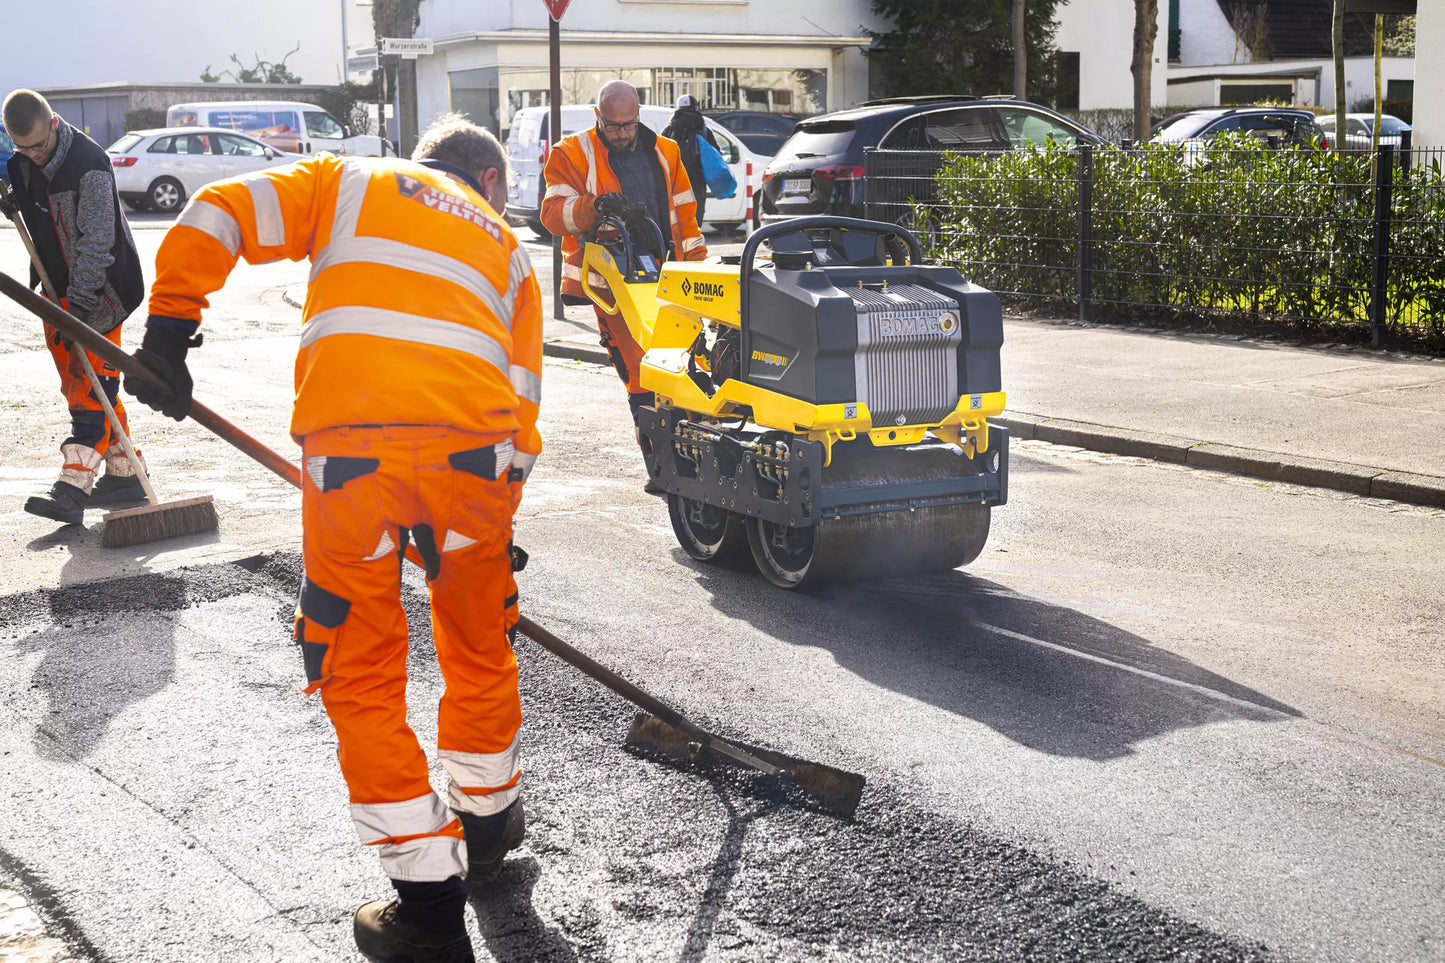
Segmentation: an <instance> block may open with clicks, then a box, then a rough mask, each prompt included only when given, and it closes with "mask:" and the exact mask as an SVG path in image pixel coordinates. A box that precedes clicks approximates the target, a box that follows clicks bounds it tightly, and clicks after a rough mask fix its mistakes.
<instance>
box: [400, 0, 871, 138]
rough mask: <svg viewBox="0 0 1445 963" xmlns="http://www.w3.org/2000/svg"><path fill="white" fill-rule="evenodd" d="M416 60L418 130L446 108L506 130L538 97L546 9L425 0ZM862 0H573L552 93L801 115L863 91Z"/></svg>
mask: <svg viewBox="0 0 1445 963" xmlns="http://www.w3.org/2000/svg"><path fill="white" fill-rule="evenodd" d="M421 18H422V19H421V25H420V27H419V28H418V29H417V36H418V37H425V38H428V39H430V40H432V41H433V50H434V53H433V54H432V55H431V56H429V57H421V58H419V60H418V64H417V89H418V94H417V113H418V117H419V119H420V122H421V124H422V125H423V126H425V124H426V123H427V122H428V121H429V120H431V119H432V118H433V117H435V116H437V115H438V114H441V113H445V112H446V111H448V110H456V111H459V112H461V113H464V114H466V115H467V116H468V117H470V118H471V119H472V120H473V121H475V122H478V123H486V124H490V125H491V126H493V128H494V129H496V130H498V131H499V132H501V133H505V132H506V131H507V129H508V128H509V127H510V124H511V117H512V115H513V114H514V113H515V112H516V111H517V110H519V109H521V108H523V107H531V106H540V105H542V104H545V103H547V96H548V89H549V83H548V53H547V27H548V19H549V15H548V13H547V11H546V8H545V6H544V5H543V4H542V2H541V0H493V2H490V3H484V4H479V3H476V2H475V0H423V3H422V4H421ZM877 25H878V22H877V19H876V18H875V17H873V16H872V14H871V12H870V10H869V4H868V2H867V0H834V2H830V3H817V2H816V0H578V2H575V3H573V4H572V5H571V7H570V8H569V9H568V10H567V13H566V15H565V16H564V17H563V18H562V22H561V27H562V99H563V102H564V103H569V104H578V103H580V104H585V103H591V102H592V99H593V97H594V96H595V94H596V92H597V88H598V87H599V86H601V84H602V83H603V82H605V81H607V80H610V79H612V78H620V79H623V80H627V81H629V82H631V83H632V84H634V85H635V86H636V87H637V88H638V90H639V92H640V93H641V95H642V98H643V100H644V101H645V102H648V103H656V104H671V103H674V102H675V101H676V98H677V97H678V96H680V95H681V94H684V93H690V94H693V95H695V96H697V98H698V100H699V101H700V102H701V103H702V105H703V109H704V110H709V111H724V110H760V111H768V112H772V113H782V114H792V115H807V114H815V113H822V112H826V111H831V110H837V109H840V108H842V107H845V106H849V105H851V104H855V103H858V102H859V101H862V100H866V99H867V97H868V61H867V58H866V57H865V56H864V53H863V51H864V49H865V48H866V47H867V45H868V44H869V43H870V38H869V37H868V35H867V34H866V33H864V27H865V26H868V27H876V26H877Z"/></svg>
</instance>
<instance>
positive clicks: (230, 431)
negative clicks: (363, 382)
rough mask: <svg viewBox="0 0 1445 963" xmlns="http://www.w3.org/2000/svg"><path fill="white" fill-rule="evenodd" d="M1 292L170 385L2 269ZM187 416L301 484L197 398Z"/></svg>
mask: <svg viewBox="0 0 1445 963" xmlns="http://www.w3.org/2000/svg"><path fill="white" fill-rule="evenodd" d="M0 294H4V295H5V296H6V297H7V298H9V299H10V300H12V301H14V302H16V303H17V304H19V305H20V306H21V307H23V308H25V309H27V310H29V311H30V312H31V313H32V314H35V315H38V316H39V317H40V318H41V320H43V321H45V322H46V323H47V324H49V325H50V326H51V327H53V328H55V329H56V330H57V331H60V332H61V333H62V334H64V335H65V336H66V337H68V338H70V340H72V341H74V342H76V343H77V344H79V345H80V346H81V347H82V348H84V349H85V350H87V351H89V352H90V353H91V354H93V355H95V356H96V357H97V358H102V359H104V360H105V361H106V363H108V364H110V365H112V366H113V367H115V368H118V369H119V370H120V371H121V372H123V373H124V374H127V375H130V376H131V377H133V378H140V379H141V380H143V381H149V382H152V383H153V384H158V385H162V386H165V387H170V385H169V384H168V383H167V382H166V379H165V378H163V377H162V376H161V375H159V374H157V373H156V372H154V371H152V370H151V369H150V368H148V367H146V365H144V364H142V363H141V362H139V361H137V360H136V359H135V358H133V357H131V356H130V355H129V354H127V353H126V352H125V351H124V350H122V349H121V348H120V347H119V346H118V345H114V344H111V343H110V342H109V341H107V340H106V339H105V337H104V336H103V335H100V334H97V333H96V331H95V329H94V328H92V327H91V326H90V325H88V324H86V323H85V322H83V321H81V320H80V319H79V318H75V317H72V316H71V315H70V314H69V313H68V312H67V311H65V310H64V309H63V308H61V307H60V305H58V304H51V303H50V302H49V301H47V300H46V299H45V298H43V297H41V296H40V295H38V294H36V293H35V292H34V291H32V290H30V289H29V288H27V287H26V286H25V285H23V284H21V283H20V282H19V281H17V280H15V279H14V278H12V277H11V276H10V275H8V274H5V273H3V272H0ZM190 417H191V419H192V420H194V421H195V422H196V423H197V424H199V425H201V426H202V427H203V428H206V429H207V430H209V431H211V432H212V433H214V434H216V435H219V436H220V437H221V439H222V440H223V441H226V442H229V443H230V444H232V445H234V446H235V447H237V448H239V449H241V451H243V452H245V453H246V454H247V455H249V456H251V457H252V458H254V459H255V460H256V461H258V462H260V463H261V464H262V465H264V466H265V467H267V468H269V469H270V470H271V471H273V472H275V473H276V474H277V475H279V476H281V477H282V478H284V479H286V480H287V481H288V482H290V483H291V484H292V485H294V486H296V487H297V488H300V487H301V469H299V468H297V467H296V466H295V465H293V464H292V463H291V462H289V461H287V460H286V459H285V458H282V457H281V456H280V455H279V454H277V453H276V452H274V451H272V450H271V449H270V448H268V447H267V446H266V445H264V444H262V443H261V442H259V441H257V440H256V439H255V438H252V437H251V436H250V435H248V434H246V432H244V431H242V430H241V429H240V428H237V427H236V426H235V425H233V424H231V423H230V422H229V421H227V420H226V419H225V418H222V417H221V416H220V415H218V414H216V413H215V412H214V411H212V410H211V409H210V408H207V407H206V406H205V405H203V404H201V403H200V402H199V401H192V403H191V414H190Z"/></svg>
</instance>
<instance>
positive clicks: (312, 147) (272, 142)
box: [166, 100, 396, 157]
mask: <svg viewBox="0 0 1445 963" xmlns="http://www.w3.org/2000/svg"><path fill="white" fill-rule="evenodd" d="M166 126H167V127H221V128H224V129H226V130H234V131H239V132H241V133H243V134H249V135H251V136H252V137H254V138H256V139H257V140H259V141H261V142H262V143H264V144H267V145H268V146H271V147H274V148H276V150H279V151H284V152H286V153H288V154H320V153H322V152H324V151H330V152H332V153H336V154H353V155H356V156H358V157H381V156H383V155H382V152H383V151H385V152H386V154H388V155H391V156H395V155H396V151H395V150H394V149H393V148H392V146H391V144H390V142H388V141H386V140H384V139H382V138H380V137H376V136H374V135H371V134H357V135H352V134H351V132H350V131H348V130H347V129H346V128H345V127H344V126H342V125H341V124H339V123H337V121H336V118H334V117H332V116H331V115H330V114H328V113H327V112H326V111H324V110H322V109H321V108H320V107H317V106H316V105H315V104H301V103H294V102H290V101H284V100H230V101H220V102H217V103H202V104H176V105H175V106H173V107H171V108H170V109H169V110H167V111H166Z"/></svg>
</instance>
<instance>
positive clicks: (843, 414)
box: [582, 244, 1005, 464]
mask: <svg viewBox="0 0 1445 963" xmlns="http://www.w3.org/2000/svg"><path fill="white" fill-rule="evenodd" d="M594 273H595V274H596V275H598V276H599V277H600V278H601V279H602V280H603V281H604V282H605V283H606V291H603V290H600V289H599V288H598V286H596V285H595V284H594V283H592V282H593V274H594ZM582 276H583V277H584V278H586V279H587V283H586V284H585V285H584V287H585V288H586V290H587V294H588V297H590V298H591V299H592V301H593V302H594V303H596V304H597V305H598V306H599V307H601V308H602V309H603V310H605V311H607V312H609V313H620V314H621V315H622V318H623V320H625V321H626V322H627V329H628V330H629V331H630V332H632V336H633V337H634V338H636V339H637V343H638V344H640V345H642V347H643V349H644V351H645V353H644V354H643V357H642V369H641V370H640V371H639V372H638V381H639V382H640V383H641V385H642V387H644V388H646V389H647V390H648V391H652V392H655V393H656V394H657V396H658V401H659V402H660V403H666V404H669V405H672V406H673V407H676V408H682V409H683V410H685V411H687V412H689V413H692V414H696V415H700V416H702V417H704V418H711V419H714V420H720V419H723V418H729V417H737V416H738V414H739V411H740V409H742V408H749V409H751V411H752V413H751V415H750V416H749V420H750V421H752V422H753V423H755V424H757V425H760V426H762V427H764V428H771V429H775V430H777V431H786V432H790V433H792V434H798V435H805V436H807V438H808V439H809V440H810V441H817V442H822V443H823V444H824V446H825V447H826V449H827V452H826V459H827V460H826V461H825V462H824V463H825V464H827V463H828V462H831V461H832V455H833V445H834V444H835V443H836V442H839V441H851V440H853V439H854V438H857V437H858V436H859V435H867V436H868V439H869V440H870V441H871V442H872V443H873V444H874V445H876V446H879V447H886V446H890V445H915V444H917V443H918V442H920V441H922V440H923V438H924V436H925V435H927V434H928V433H929V432H930V431H931V432H933V434H934V435H936V436H937V437H938V438H940V439H942V440H943V441H946V442H948V443H949V444H952V445H956V446H957V447H958V448H960V449H962V451H963V453H964V454H965V455H967V456H969V457H970V458H972V457H973V456H974V455H976V454H978V453H979V452H982V451H987V450H988V420H987V419H989V418H992V417H996V416H998V415H1001V414H1003V410H1004V404H1005V396H1004V392H1002V391H991V392H987V393H985V394H977V395H963V396H962V397H960V398H959V399H958V405H957V406H956V407H955V408H954V409H953V411H952V412H950V413H949V415H948V417H946V418H944V419H943V420H942V421H941V422H938V423H937V424H926V425H900V426H889V427H885V428H874V427H873V417H872V415H871V414H870V413H869V411H868V406H867V405H866V404H862V403H858V404H830V405H812V404H809V403H808V402H806V401H800V400H799V399H797V398H790V397H788V396H787V395H782V394H778V393H777V392H776V391H773V390H771V389H769V388H763V387H759V386H757V385H750V384H747V383H745V382H742V381H738V380H737V379H730V380H728V381H725V382H723V384H722V387H720V388H718V389H717V391H716V392H715V393H714V394H713V395H712V396H711V397H709V396H708V394H707V393H706V392H705V391H703V390H702V389H701V388H699V387H698V386H697V383H696V382H694V381H693V380H692V378H691V377H690V376H689V375H688V373H687V363H688V359H689V358H690V356H691V354H692V346H693V344H694V343H696V341H697V336H698V334H699V333H701V332H702V330H703V327H704V326H705V325H706V324H707V323H708V322H709V321H716V322H718V323H720V324H723V325H725V326H726V327H730V328H740V327H741V326H742V308H741V303H742V299H741V283H740V281H739V277H738V269H737V267H735V266H734V265H730V264H709V263H705V262H701V261H669V262H667V263H666V264H664V265H663V266H662V271H661V273H660V275H659V278H658V282H657V284H655V285H654V284H651V283H629V282H628V280H627V279H626V278H624V277H623V276H622V272H621V270H620V269H619V268H618V266H617V263H616V261H615V260H614V259H613V257H612V255H611V254H610V253H609V252H608V250H607V249H606V248H605V247H603V246H602V245H600V244H588V245H587V247H586V249H585V250H584V252H583V257H582ZM609 298H611V299H612V300H609Z"/></svg>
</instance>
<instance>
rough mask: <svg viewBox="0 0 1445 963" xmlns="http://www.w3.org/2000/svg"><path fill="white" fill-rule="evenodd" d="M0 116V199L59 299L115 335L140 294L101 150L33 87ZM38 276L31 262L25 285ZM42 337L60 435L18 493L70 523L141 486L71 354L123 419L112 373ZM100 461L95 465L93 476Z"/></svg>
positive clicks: (51, 332)
mask: <svg viewBox="0 0 1445 963" xmlns="http://www.w3.org/2000/svg"><path fill="white" fill-rule="evenodd" d="M0 116H3V117H4V120H5V128H6V130H7V131H8V132H9V134H10V136H11V138H12V139H13V140H14V141H15V153H14V155H13V156H12V157H11V158H10V160H9V161H8V162H7V164H6V167H7V170H8V174H9V179H10V188H11V191H12V194H11V199H10V201H9V203H8V204H6V205H4V206H5V207H7V208H8V207H13V209H14V210H16V211H18V213H19V214H20V217H21V219H22V220H23V221H24V222H25V227H26V230H27V231H28V232H29V233H30V236H31V237H32V238H33V239H34V242H35V249H36V253H37V255H38V256H39V259H40V263H41V265H43V266H44V268H45V273H46V275H47V276H48V277H49V278H50V283H51V284H52V285H53V286H54V288H55V295H56V297H58V298H60V305H61V307H63V308H65V309H66V310H67V311H69V312H70V313H71V314H73V315H75V316H76V317H77V318H79V319H80V320H82V321H84V322H85V323H86V324H88V325H90V326H91V327H92V328H94V329H95V330H96V332H97V333H99V334H103V335H105V336H106V338H107V339H109V340H110V341H111V343H113V344H120V337H121V325H122V323H123V322H124V321H125V319H126V317H127V316H128V315H129V314H130V313H131V312H132V311H134V310H135V309H136V308H138V307H140V304H141V302H142V301H144V300H145V279H144V278H143V277H142V276H141V266H140V255H138V254H137V253H136V249H135V241H134V240H133V239H132V238H131V233H130V225H129V224H128V223H127V222H126V219H125V215H124V214H123V213H121V209H120V195H119V194H117V193H116V189H115V174H114V173H113V172H112V170H111V166H110V157H109V156H107V155H106V153H105V150H104V148H102V147H101V146H100V145H99V144H97V143H96V142H95V141H93V140H91V139H90V138H89V137H87V136H86V135H85V134H84V133H83V132H82V131H79V130H76V129H75V128H74V127H72V126H71V125H70V124H67V123H66V122H65V121H64V120H63V119H62V118H60V117H57V116H56V115H55V112H54V111H53V110H51V109H50V104H49V103H48V102H47V101H46V100H45V98H44V97H42V96H41V95H40V94H38V93H36V92H35V91H33V90H23V89H22V90H16V91H12V92H11V93H10V95H9V96H8V97H6V98H5V103H4V106H3V108H0ZM4 213H5V214H6V216H8V215H9V214H10V213H11V212H10V210H8V209H7V210H5V211H4ZM39 284H40V277H39V274H38V272H36V270H35V269H34V267H33V266H32V267H31V269H30V286H31V287H36V286H37V285H39ZM45 345H46V347H47V348H49V349H50V356H51V359H52V360H53V361H54V362H55V370H56V371H57V372H59V374H60V391H61V393H62V394H63V395H64V396H65V404H66V407H67V408H69V409H70V435H69V436H68V437H67V438H66V439H65V440H64V441H62V442H61V443H60V462H61V467H60V477H59V478H58V479H57V480H56V482H55V484H53V485H51V486H50V490H49V491H47V492H46V493H45V494H43V495H35V496H33V497H31V498H30V499H28V500H27V501H26V502H25V510H26V511H27V512H29V513H30V514H32V515H40V516H42V517H43V518H50V519H53V520H55V521H57V522H63V523H65V524H67V525H79V524H81V522H82V521H83V520H84V517H85V509H86V506H87V505H114V504H117V503H120V502H127V501H140V500H143V499H144V498H145V489H144V488H143V487H142V485H141V481H140V478H139V477H137V475H136V473H135V469H134V468H133V467H132V465H131V462H130V459H129V458H127V457H126V454H125V449H124V448H122V447H121V445H120V442H119V440H118V439H117V438H116V437H115V434H114V431H113V429H112V428H111V425H110V422H109V421H108V420H107V419H106V417H105V409H104V408H103V407H101V403H100V399H99V398H98V397H97V396H96V394H95V388H94V386H93V385H92V384H91V383H90V378H89V376H88V375H87V374H86V373H85V368H84V366H83V365H82V363H81V360H80V359H81V358H82V357H86V358H88V359H89V361H90V365H91V368H92V370H94V371H95V373H96V376H97V377H98V379H99V381H100V386H101V390H102V391H104V392H105V394H106V397H107V398H108V399H109V401H110V403H111V405H112V406H113V407H114V408H115V413H116V420H117V421H119V422H120V423H121V425H122V426H125V425H127V421H126V414H125V405H123V404H121V401H120V397H119V394H120V373H119V372H118V371H116V369H115V368H113V367H111V366H110V365H109V364H107V363H106V362H104V361H102V360H101V359H100V358H98V357H96V356H95V355H93V354H90V353H88V352H83V351H82V349H80V348H77V347H75V345H74V344H73V343H72V342H71V341H70V339H69V338H66V337H64V336H63V335H61V334H60V332H58V331H56V330H55V329H54V328H52V327H50V326H49V325H46V326H45ZM127 430H128V429H127ZM102 464H104V466H105V474H104V475H103V476H101V477H100V478H99V479H97V477H96V476H97V474H98V473H99V471H100V468H101V465H102Z"/></svg>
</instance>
